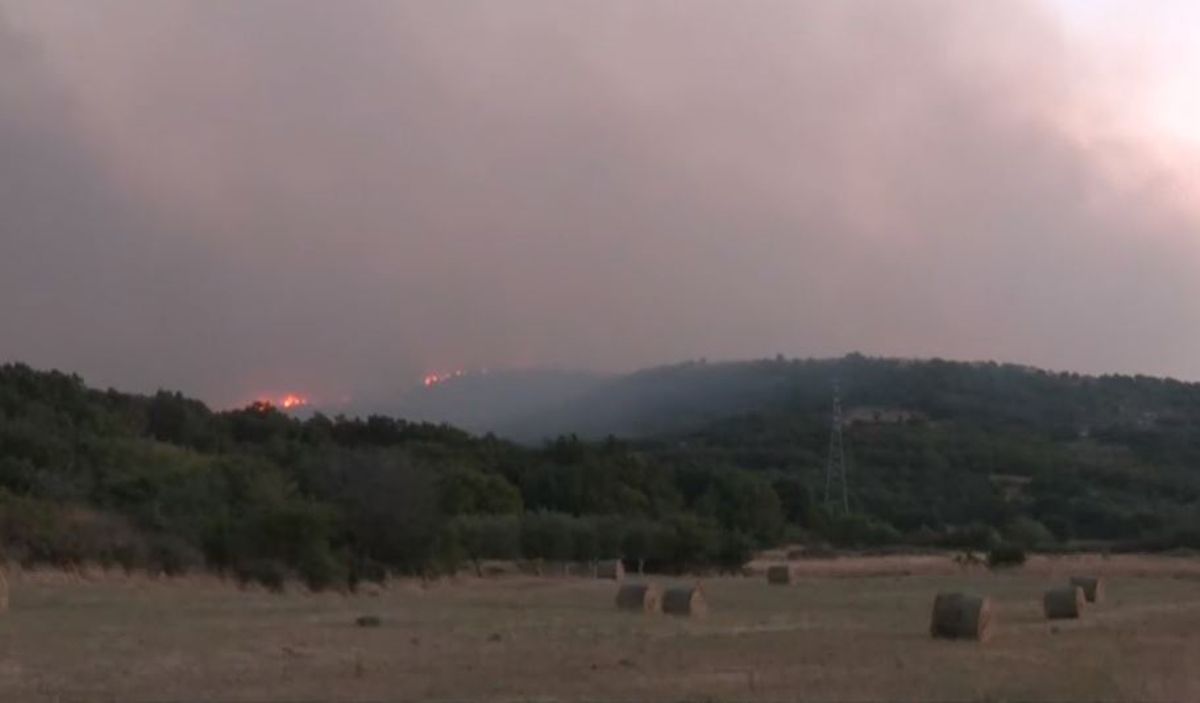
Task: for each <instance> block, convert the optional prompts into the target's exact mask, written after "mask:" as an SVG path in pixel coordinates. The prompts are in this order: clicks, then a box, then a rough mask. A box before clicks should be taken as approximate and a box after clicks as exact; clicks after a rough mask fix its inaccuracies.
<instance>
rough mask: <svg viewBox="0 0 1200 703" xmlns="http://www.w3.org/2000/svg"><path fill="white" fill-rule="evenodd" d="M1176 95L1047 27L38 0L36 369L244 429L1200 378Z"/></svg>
mask: <svg viewBox="0 0 1200 703" xmlns="http://www.w3.org/2000/svg"><path fill="white" fill-rule="evenodd" d="M1139 70H1140V68H1139V67H1138V66H1137V64H1136V57H1129V58H1128V61H1127V62H1126V61H1124V60H1121V61H1114V60H1113V57H1111V56H1109V57H1104V56H1100V55H1098V54H1097V53H1096V52H1095V51H1093V50H1092V49H1090V48H1089V47H1084V46H1081V45H1078V44H1077V43H1075V42H1073V41H1072V40H1071V39H1070V37H1069V36H1067V35H1066V34H1065V33H1064V31H1063V30H1062V28H1061V27H1060V26H1059V25H1058V24H1056V22H1055V21H1054V20H1053V19H1052V18H1051V14H1050V13H1048V12H1047V11H1046V10H1045V9H1044V8H1042V7H1040V6H1038V5H1036V4H1033V3H1022V2H1015V1H1014V2H1006V3H993V2H990V1H984V0H964V1H961V2H960V1H954V0H945V1H933V0H928V1H927V0H902V1H900V2H886V3H884V2H866V1H863V2H843V1H841V0H806V1H805V2H793V1H791V0H787V1H774V0H750V1H748V2H732V1H729V0H687V1H686V2H685V1H683V0H604V1H601V0H571V1H570V2H561V1H558V0H505V2H490V1H487V2H485V1H483V0H404V1H396V2H372V1H371V0H356V1H355V2H350V3H341V2H334V1H333V0H320V1H317V0H255V1H254V2H234V1H232V0H216V1H210V0H95V1H94V2H89V3H65V2H64V3H42V2H41V0H0V359H9V360H21V361H25V362H28V363H31V364H33V365H35V366H39V367H57V368H62V369H66V370H71V371H77V372H79V373H81V374H82V375H84V377H85V378H86V379H88V380H89V381H91V382H93V383H96V384H100V385H116V386H119V387H122V388H126V389H129V390H139V391H145V390H153V389H155V388H158V387H165V388H173V389H175V388H177V389H182V390H184V391H186V392H188V393H191V394H195V395H198V396H200V397H202V398H204V399H206V400H209V401H211V402H213V403H215V404H217V405H225V404H230V403H238V402H243V401H245V400H248V399H250V398H252V397H255V396H256V395H258V394H262V393H279V392H284V391H299V392H305V393H310V394H312V395H314V396H317V397H319V398H325V399H332V398H335V397H341V396H342V395H344V394H350V393H359V392H364V391H371V390H377V389H379V388H388V387H398V386H402V385H405V384H407V383H409V382H411V381H413V380H415V379H416V378H418V377H420V376H421V375H422V374H424V373H427V372H436V371H445V370H450V369H454V368H462V367H489V368H503V367H527V366H535V365H542V364H553V365H558V366H567V367H577V368H589V369H598V370H628V369H633V368H635V367H638V366H641V365H647V364H653V363H660V362H669V361H675V360H680V359H684V358H696V357H701V356H704V357H708V358H738V357H759V356H766V355H774V354H775V353H784V354H788V355H799V356H810V355H814V356H825V355H837V354H842V353H845V352H848V351H854V350H858V351H862V352H865V353H871V354H881V355H899V356H941V357H947V358H969V359H999V360H1013V361H1020V362H1027V363H1034V364H1038V365H1045V366H1050V367H1054V368H1063V369H1073V370H1080V371H1089V372H1106V371H1126V372H1130V371H1136V372H1145V373H1152V374H1170V375H1177V376H1183V377H1187V378H1200V325H1198V324H1197V323H1198V322H1200V226H1198V225H1197V218H1196V210H1195V209H1194V208H1193V206H1192V205H1191V204H1190V201H1189V197H1190V196H1192V195H1194V194H1195V192H1196V190H1195V188H1194V186H1195V180H1193V179H1189V178H1188V172H1187V171H1186V169H1180V168H1179V167H1178V162H1177V161H1174V162H1173V161H1171V160H1170V159H1164V158H1162V154H1163V151H1164V149H1163V148H1162V145H1156V144H1154V143H1153V142H1154V140H1153V135H1144V134H1140V133H1139V132H1138V130H1137V119H1136V110H1135V109H1133V108H1134V107H1136V103H1137V100H1138V92H1137V91H1138V78H1139ZM1167 151H1169V149H1168V150H1167ZM1176 156H1178V155H1176Z"/></svg>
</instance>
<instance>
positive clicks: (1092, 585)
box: [1071, 576, 1104, 603]
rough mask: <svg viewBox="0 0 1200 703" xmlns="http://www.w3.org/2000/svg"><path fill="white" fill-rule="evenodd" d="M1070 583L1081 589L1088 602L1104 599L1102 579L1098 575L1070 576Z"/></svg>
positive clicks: (1097, 601)
mask: <svg viewBox="0 0 1200 703" xmlns="http://www.w3.org/2000/svg"><path fill="white" fill-rule="evenodd" d="M1071 585H1072V586H1073V587H1075V588H1081V589H1083V597H1084V598H1086V599H1087V602H1089V603H1099V602H1101V601H1103V600H1104V579H1102V578H1100V577H1099V576H1072V577H1071Z"/></svg>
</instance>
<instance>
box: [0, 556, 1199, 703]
mask: <svg viewBox="0 0 1200 703" xmlns="http://www.w3.org/2000/svg"><path fill="white" fill-rule="evenodd" d="M795 567H796V568H795V578H794V581H793V583H792V584H790V585H786V586H779V585H768V584H767V580H766V576H765V566H764V565H762V564H757V565H755V567H754V568H755V569H756V573H755V575H753V576H750V577H738V578H712V579H703V580H702V583H703V588H704V595H705V599H706V601H707V610H708V612H707V614H705V615H703V616H702V617H672V616H669V615H662V614H657V615H647V614H644V613H640V612H626V611H621V610H618V609H617V607H616V603H615V597H616V592H617V584H616V583H614V582H612V581H593V580H588V579H568V578H536V577H529V576H509V577H502V578H494V579H478V578H461V579H454V580H448V581H441V582H438V583H434V584H431V585H429V586H427V587H424V586H422V585H421V584H419V583H417V582H408V581H401V582H395V583H393V584H392V585H391V586H389V587H388V588H387V589H385V590H383V591H382V592H381V593H380V594H379V595H377V596H370V595H357V596H341V595H335V594H319V595H310V594H306V593H301V592H289V593H287V594H284V595H273V594H269V593H266V592H262V591H258V590H240V589H238V588H237V587H235V586H233V585H230V584H226V583H222V582H221V581H219V580H216V579H210V578H201V577H197V578H187V579H176V580H169V581H156V580H153V579H149V578H146V577H144V576H142V577H138V576H135V577H126V576H124V575H119V574H100V573H94V572H93V573H90V574H85V575H82V576H80V575H66V574H62V573H57V572H25V573H21V572H11V573H10V574H9V578H8V580H9V583H10V586H11V591H12V598H11V608H10V610H9V612H7V613H4V614H0V700H3V701H10V700H11V701H76V700H78V701H84V700H87V701H106V700H111V701H196V700H205V701H324V700H348V701H381V700H413V699H442V700H462V699H464V698H467V699H484V698H486V699H489V700H495V699H500V700H598V699H604V700H617V699H620V700H683V699H688V700H696V699H716V700H721V699H728V700H733V699H736V700H753V699H761V700H785V699H787V700H796V699H800V700H804V699H810V700H848V699H850V700H880V701H883V700H897V699H903V700H909V701H920V700H926V701H935V700H937V701H944V700H1083V699H1087V700H1200V560H1196V559H1191V558H1182V557H1161V558H1152V557H1136V556H1129V557H1113V558H1111V559H1100V558H1098V557H1071V558H1066V557H1064V558H1041V557H1038V558H1033V559H1031V560H1030V563H1029V564H1028V565H1027V566H1026V567H1024V568H1022V569H1018V570H1015V571H1012V572H1001V573H991V572H989V571H987V570H986V569H978V568H976V569H963V568H959V567H956V566H955V565H953V564H952V563H951V561H950V559H949V557H943V556H930V557H875V558H845V559H837V560H823V561H806V562H795ZM1076 573H1091V574H1099V575H1101V576H1104V577H1105V579H1106V587H1107V593H1106V594H1105V600H1104V602H1103V603H1101V604H1099V605H1095V606H1092V605H1090V604H1089V606H1088V607H1087V610H1086V612H1085V613H1084V616H1083V617H1082V618H1081V619H1078V620H1059V621H1053V622H1051V621H1047V620H1046V618H1045V616H1044V615H1043V612H1042V600H1041V598H1042V594H1043V593H1044V592H1045V591H1046V590H1047V589H1048V588H1052V587H1056V586H1064V585H1066V583H1067V578H1068V577H1069V576H1070V575H1072V574H1076ZM637 579H638V577H637V576H636V575H629V576H628V577H627V582H629V581H635V580H637ZM650 580H653V581H655V582H658V583H661V584H662V585H663V586H670V585H672V584H678V583H685V582H681V581H677V580H674V579H665V578H664V579H658V578H652V579H650ZM955 590H959V591H966V592H971V593H980V594H987V595H990V596H991V597H992V598H993V600H994V602H995V605H996V618H997V625H996V630H995V633H994V636H993V638H992V640H991V641H990V642H989V643H987V644H985V645H981V644H979V643H976V642H954V641H940V640H934V639H932V638H931V637H930V634H929V618H930V608H931V606H932V601H933V597H934V594H936V593H937V592H939V591H955ZM364 615H372V616H378V618H379V624H378V626H377V627H359V626H356V623H355V621H356V620H357V619H358V618H359V617H360V616H364Z"/></svg>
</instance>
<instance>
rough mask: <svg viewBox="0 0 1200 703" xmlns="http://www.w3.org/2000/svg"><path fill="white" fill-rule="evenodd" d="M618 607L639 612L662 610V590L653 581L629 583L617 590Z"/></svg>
mask: <svg viewBox="0 0 1200 703" xmlns="http://www.w3.org/2000/svg"><path fill="white" fill-rule="evenodd" d="M617 607H618V608H620V609H621V610H629V611H635V612H639V613H657V612H659V611H660V610H662V590H661V589H660V588H659V587H658V586H655V585H654V584H651V583H627V584H625V585H623V586H621V588H620V589H618V590H617Z"/></svg>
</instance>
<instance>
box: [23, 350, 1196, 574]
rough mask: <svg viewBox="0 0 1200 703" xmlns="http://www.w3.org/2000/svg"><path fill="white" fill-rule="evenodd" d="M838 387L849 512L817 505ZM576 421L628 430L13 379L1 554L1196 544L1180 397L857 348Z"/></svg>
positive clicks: (175, 561) (1136, 385)
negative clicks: (503, 431) (574, 432)
mask: <svg viewBox="0 0 1200 703" xmlns="http://www.w3.org/2000/svg"><path fill="white" fill-rule="evenodd" d="M835 378H836V379H837V380H838V381H839V383H840V386H841V394H842V399H843V404H844V407H845V419H846V427H845V439H846V447H847V449H846V457H847V462H848V465H849V473H850V504H851V511H852V515H851V516H849V517H843V516H840V515H839V516H834V515H830V514H827V513H826V512H825V510H824V509H823V507H822V500H821V498H822V490H823V486H824V481H823V467H824V463H825V456H826V450H827V446H828V441H829V429H830V425H829V411H830V403H831V399H832V385H833V381H834V379H835ZM589 406H590V407H591V408H592V410H593V411H594V413H593V415H592V418H593V421H596V422H597V423H598V425H603V424H605V423H613V422H620V423H624V425H623V426H624V427H626V428H628V432H629V434H631V435H635V438H633V439H628V440H626V441H618V440H616V439H603V440H598V441H592V442H588V441H582V440H577V439H574V438H570V437H568V438H563V439H559V440H556V441H553V442H549V443H545V444H542V445H539V446H537V447H526V446H520V445H516V444H512V443H510V442H507V441H504V440H501V439H497V438H495V437H492V436H484V437H478V436H472V435H469V434H467V433H465V432H462V431H460V430H456V429H454V428H451V427H448V426H440V425H431V424H422V423H410V422H405V421H403V420H395V419H390V418H386V417H378V416H376V417H370V418H364V419H359V418H353V419H346V418H332V419H331V418H328V417H325V416H323V415H316V416H314V417H311V418H308V419H305V420H300V419H296V418H293V417H289V416H288V415H285V414H283V413H281V412H279V411H278V410H276V409H274V408H272V407H269V406H265V405H256V406H252V407H248V408H244V409H240V410H236V411H231V412H220V413H217V412H212V411H210V410H209V409H208V408H206V407H205V406H204V405H203V404H202V403H199V402H197V401H194V400H190V399H187V398H184V397H182V396H180V395H178V394H173V393H166V392H163V393H158V394H156V395H154V396H137V395H129V394H123V393H119V392H116V391H98V390H94V389H89V388H88V387H87V386H86V385H85V384H84V383H83V381H82V380H81V379H79V378H78V377H75V376H71V375H66V374H62V373H58V372H40V371H35V370H33V369H30V368H29V367H26V366H21V365H7V366H3V367H0V550H3V556H4V557H5V558H9V559H19V560H22V561H27V562H50V563H72V562H77V561H80V560H89V559H91V560H99V561H103V562H108V563H118V564H122V565H125V566H127V567H130V568H133V567H143V566H144V567H149V568H157V569H166V570H168V571H179V570H185V569H188V568H204V567H207V568H210V569H216V570H221V571H226V572H229V573H232V574H235V575H237V576H238V577H239V578H244V579H258V580H262V581H266V582H270V583H275V582H278V580H279V579H280V578H282V575H283V574H285V573H288V572H292V573H296V574H299V575H300V576H302V577H303V578H305V579H307V580H308V581H309V582H310V584H312V585H314V586H323V585H336V584H340V583H353V582H355V581H356V580H357V579H359V578H364V577H369V576H377V575H378V574H380V573H381V572H382V571H385V570H392V571H402V572H429V571H438V570H446V569H453V568H456V566H457V565H458V563H459V562H462V561H463V560H474V559H480V558H485V557H494V558H517V557H525V558H537V559H547V560H556V561H558V560H586V559H592V558H601V557H614V556H621V557H624V558H628V559H637V560H643V561H645V562H646V563H647V564H648V565H649V566H650V568H658V569H667V570H677V569H682V568H689V567H694V566H697V565H725V566H735V565H737V564H739V563H740V562H741V560H743V559H744V558H745V557H746V555H747V554H748V553H749V550H751V549H752V548H753V547H755V546H764V545H771V544H778V543H780V542H782V541H784V540H790V541H811V542H832V543H835V544H844V545H857V546H877V545H885V544H920V545H929V546H936V545H940V546H967V545H971V546H977V547H982V546H986V545H988V544H992V543H995V542H998V541H1000V540H1008V541H1013V542H1018V543H1020V544H1023V545H1025V546H1029V547H1038V548H1056V547H1061V546H1063V545H1066V544H1070V543H1073V542H1077V541H1079V540H1103V541H1109V542H1116V543H1122V544H1125V545H1127V546H1137V547H1143V548H1160V547H1169V546H1177V545H1190V546H1200V510H1198V505H1197V501H1198V500H1200V473H1198V471H1197V469H1200V386H1197V385H1194V384H1184V383H1179V382H1174V381H1166V380H1157V379H1149V378H1129V377H1103V378H1088V377H1081V376H1077V375H1071V374H1066V375H1063V374H1050V373H1045V372H1040V371H1036V370H1032V369H1027V368H1021V367H1014V366H1000V365H993V364H960V363H949V362H942V361H929V362H902V361H890V360H874V359H867V358H863V357H859V356H851V357H846V358H844V359H840V360H836V361H789V360H784V359H776V360H766V361H759V362H746V363H737V364H704V363H695V364H686V365H681V366H675V367H668V368H662V369H655V370H650V371H646V372H642V373H640V374H634V375H632V376H629V377H625V378H624V379H621V380H619V381H614V382H613V383H612V384H611V385H608V386H607V387H606V388H597V389H594V390H593V391H592V392H590V393H588V394H587V395H584V396H580V398H578V399H576V400H574V401H572V407H571V408H566V407H564V408H561V409H560V410H561V412H560V413H559V416H560V417H562V418H568V417H570V416H571V415H572V414H574V415H576V416H585V415H587V412H586V411H587V409H588V407H589ZM568 411H570V412H568ZM608 426H609V427H611V426H612V425H611V424H609V425H608ZM566 429H568V428H567V427H564V430H566ZM577 429H578V430H581V431H585V432H586V431H594V429H595V427H592V428H591V430H589V428H586V427H583V426H580V427H578V428H577Z"/></svg>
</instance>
